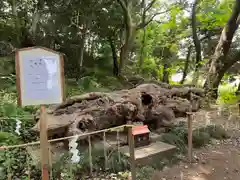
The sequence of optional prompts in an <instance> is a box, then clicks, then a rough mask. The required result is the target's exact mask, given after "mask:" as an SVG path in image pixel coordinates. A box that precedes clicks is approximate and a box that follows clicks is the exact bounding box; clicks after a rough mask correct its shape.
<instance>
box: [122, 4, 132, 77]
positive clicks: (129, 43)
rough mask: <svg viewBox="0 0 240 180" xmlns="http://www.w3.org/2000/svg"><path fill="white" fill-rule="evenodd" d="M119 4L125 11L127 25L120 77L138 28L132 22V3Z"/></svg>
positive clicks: (125, 23)
mask: <svg viewBox="0 0 240 180" xmlns="http://www.w3.org/2000/svg"><path fill="white" fill-rule="evenodd" d="M118 3H119V4H120V5H121V7H122V10H123V16H124V25H125V37H124V42H123V45H122V47H121V50H120V63H119V75H121V72H122V69H123V67H124V65H125V63H126V62H127V60H128V56H129V52H130V48H131V46H132V43H133V40H134V37H135V36H134V34H135V30H136V27H134V24H133V22H132V17H131V8H132V1H131V0H128V1H123V0H118Z"/></svg>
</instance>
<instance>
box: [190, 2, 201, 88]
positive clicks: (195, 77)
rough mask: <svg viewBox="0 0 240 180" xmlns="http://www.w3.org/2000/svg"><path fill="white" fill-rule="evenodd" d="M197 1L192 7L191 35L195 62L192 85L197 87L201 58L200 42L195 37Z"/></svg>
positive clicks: (196, 36)
mask: <svg viewBox="0 0 240 180" xmlns="http://www.w3.org/2000/svg"><path fill="white" fill-rule="evenodd" d="M198 2H199V0H195V1H194V3H193V7H192V34H193V42H194V46H195V51H196V62H195V70H194V74H193V79H192V83H193V84H194V85H197V83H198V78H199V68H200V66H201V61H202V56H201V42H200V40H199V38H198V35H197V20H196V11H197V10H196V9H197V4H198Z"/></svg>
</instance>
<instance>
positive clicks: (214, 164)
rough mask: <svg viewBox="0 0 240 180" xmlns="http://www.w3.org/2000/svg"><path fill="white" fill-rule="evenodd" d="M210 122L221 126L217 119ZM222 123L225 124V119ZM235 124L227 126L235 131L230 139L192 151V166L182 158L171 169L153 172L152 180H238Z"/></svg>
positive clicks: (239, 144)
mask: <svg viewBox="0 0 240 180" xmlns="http://www.w3.org/2000/svg"><path fill="white" fill-rule="evenodd" d="M211 120H214V121H215V122H214V123H213V124H223V121H222V122H220V121H218V120H219V118H217V117H212V118H211ZM216 121H218V123H216ZM224 121H225V122H226V119H224ZM219 122H220V123H219ZM225 122H224V123H225ZM237 124H238V125H236V123H233V124H232V127H231V128H229V126H228V128H229V129H235V130H233V131H232V132H230V135H231V138H230V139H228V140H225V141H214V143H213V144H211V145H209V146H207V147H204V148H201V149H197V150H194V151H193V163H192V164H189V163H188V161H187V158H183V160H182V161H180V162H179V163H178V164H176V165H174V166H173V167H166V168H164V169H163V170H162V171H159V172H155V173H154V174H153V177H152V180H239V179H240V132H239V130H240V129H239V122H238V123H237ZM233 127H234V128H233Z"/></svg>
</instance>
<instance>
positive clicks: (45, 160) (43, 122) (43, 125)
mask: <svg viewBox="0 0 240 180" xmlns="http://www.w3.org/2000/svg"><path fill="white" fill-rule="evenodd" d="M40 113H41V114H40V116H41V117H40V149H41V164H42V180H49V172H48V171H49V151H48V136H47V114H46V107H45V106H43V105H41V107H40Z"/></svg>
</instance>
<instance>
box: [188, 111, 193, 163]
mask: <svg viewBox="0 0 240 180" xmlns="http://www.w3.org/2000/svg"><path fill="white" fill-rule="evenodd" d="M187 120H188V160H189V163H192V113H191V112H189V113H187Z"/></svg>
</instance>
